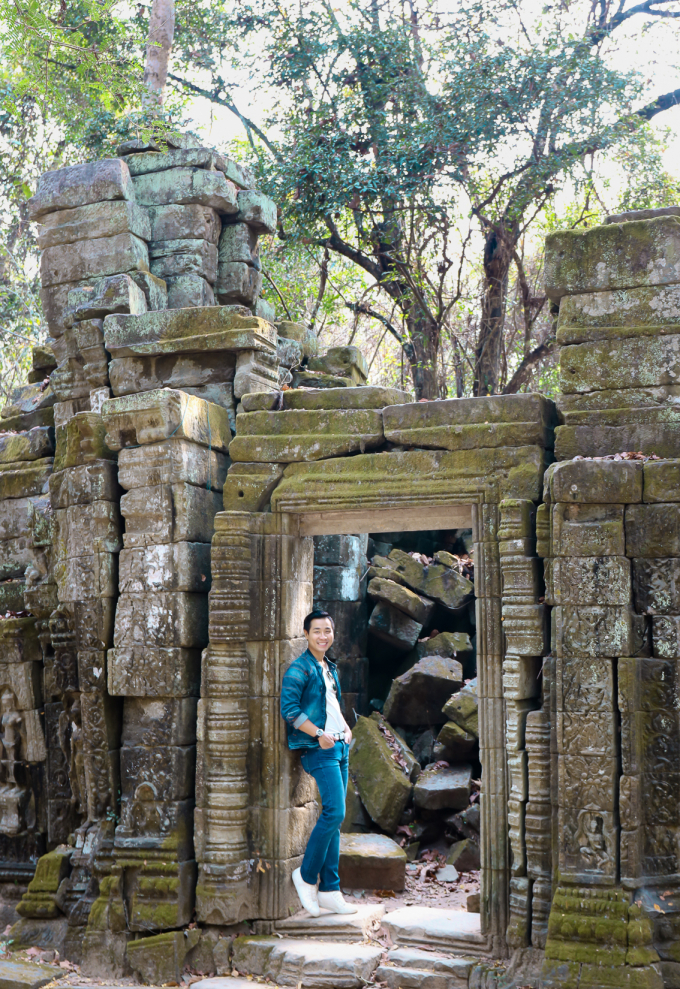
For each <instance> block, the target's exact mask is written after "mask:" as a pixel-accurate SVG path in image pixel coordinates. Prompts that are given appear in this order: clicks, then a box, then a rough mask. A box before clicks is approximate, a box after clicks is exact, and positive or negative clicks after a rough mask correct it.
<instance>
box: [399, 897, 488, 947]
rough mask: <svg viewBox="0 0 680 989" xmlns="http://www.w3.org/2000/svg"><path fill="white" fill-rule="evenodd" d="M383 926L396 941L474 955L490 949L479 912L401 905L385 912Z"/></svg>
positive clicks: (411, 945)
mask: <svg viewBox="0 0 680 989" xmlns="http://www.w3.org/2000/svg"><path fill="white" fill-rule="evenodd" d="M382 926H383V927H384V928H385V929H386V930H387V931H388V932H389V935H390V937H391V938H392V940H393V941H394V943H395V944H396V945H408V946H410V947H414V948H418V947H421V946H425V947H429V948H436V949H437V950H439V951H445V952H449V953H451V954H463V955H469V956H472V957H475V958H480V957H483V956H485V955H487V954H488V951H489V943H488V939H487V938H486V937H485V936H484V935H483V934H482V929H481V923H480V915H479V914H478V913H466V912H465V911H463V910H445V909H442V908H439V907H402V908H400V909H399V910H393V911H392V912H390V913H386V914H385V916H384V917H383V919H382Z"/></svg>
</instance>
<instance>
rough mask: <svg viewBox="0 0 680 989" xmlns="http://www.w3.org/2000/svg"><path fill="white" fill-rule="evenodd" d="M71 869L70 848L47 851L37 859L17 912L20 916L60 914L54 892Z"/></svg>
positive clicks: (39, 916)
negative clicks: (33, 872)
mask: <svg viewBox="0 0 680 989" xmlns="http://www.w3.org/2000/svg"><path fill="white" fill-rule="evenodd" d="M70 871H71V849H68V851H63V850H59V849H55V851H53V852H47V854H46V855H41V857H40V858H39V859H38V864H37V866H36V870H35V875H34V877H33V879H32V880H31V882H30V883H29V884H28V890H27V892H26V893H24V896H23V897H22V899H21V902H20V903H19V904H18V906H17V913H19V914H20V916H22V917H35V918H42V919H48V918H52V917H58V916H60V915H61V910H60V909H59V907H58V906H57V904H56V902H55V899H54V897H55V894H56V892H57V890H58V889H59V884H60V882H61V881H62V879H65V878H66V877H67V876H68V875H69V873H70Z"/></svg>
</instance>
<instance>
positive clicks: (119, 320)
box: [104, 306, 276, 357]
mask: <svg viewBox="0 0 680 989" xmlns="http://www.w3.org/2000/svg"><path fill="white" fill-rule="evenodd" d="M104 341H105V346H106V349H107V350H108V351H109V353H110V354H111V355H112V356H113V357H134V356H135V355H144V354H149V355H154V354H172V353H187V354H190V353H206V352H216V351H223V350H227V351H241V350H265V351H267V352H268V353H274V352H275V350H276V330H275V328H274V327H273V326H272V325H271V323H268V322H266V321H265V320H263V319H259V318H258V317H257V316H253V315H252V313H250V312H249V311H248V310H247V309H245V308H244V307H242V306H203V307H195V308H191V309H164V310H160V311H155V312H147V313H143V314H140V315H112V316H107V317H106V319H105V320H104Z"/></svg>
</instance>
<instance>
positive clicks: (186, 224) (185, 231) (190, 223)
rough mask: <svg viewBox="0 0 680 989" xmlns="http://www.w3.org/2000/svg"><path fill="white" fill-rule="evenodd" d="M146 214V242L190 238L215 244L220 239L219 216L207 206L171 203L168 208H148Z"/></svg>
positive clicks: (220, 226)
mask: <svg viewBox="0 0 680 989" xmlns="http://www.w3.org/2000/svg"><path fill="white" fill-rule="evenodd" d="M146 212H147V214H148V216H149V220H150V225H151V230H150V233H149V236H148V238H147V239H148V240H154V241H155V240H176V239H178V238H191V239H196V240H207V241H209V242H210V243H211V244H217V242H218V240H219V238H220V230H221V229H222V225H221V223H220V217H219V214H218V213H217V212H216V211H215V210H214V209H211V208H210V207H209V206H200V205H198V204H193V205H191V206H180V205H179V204H178V203H171V204H169V205H168V206H149V207H148V209H147V210H146Z"/></svg>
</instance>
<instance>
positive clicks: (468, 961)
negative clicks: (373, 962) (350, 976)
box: [374, 948, 476, 989]
mask: <svg viewBox="0 0 680 989" xmlns="http://www.w3.org/2000/svg"><path fill="white" fill-rule="evenodd" d="M475 964H476V962H475V959H472V958H452V957H451V956H450V955H445V954H443V953H442V952H440V951H424V950H422V949H421V948H393V949H392V950H391V951H390V952H389V953H388V955H387V962H383V963H382V964H381V965H380V966H379V967H378V969H377V971H376V973H375V976H374V978H375V981H376V982H383V983H385V985H387V987H388V989H467V986H468V979H469V975H470V972H471V971H472V969H473V968H474V966H475Z"/></svg>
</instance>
